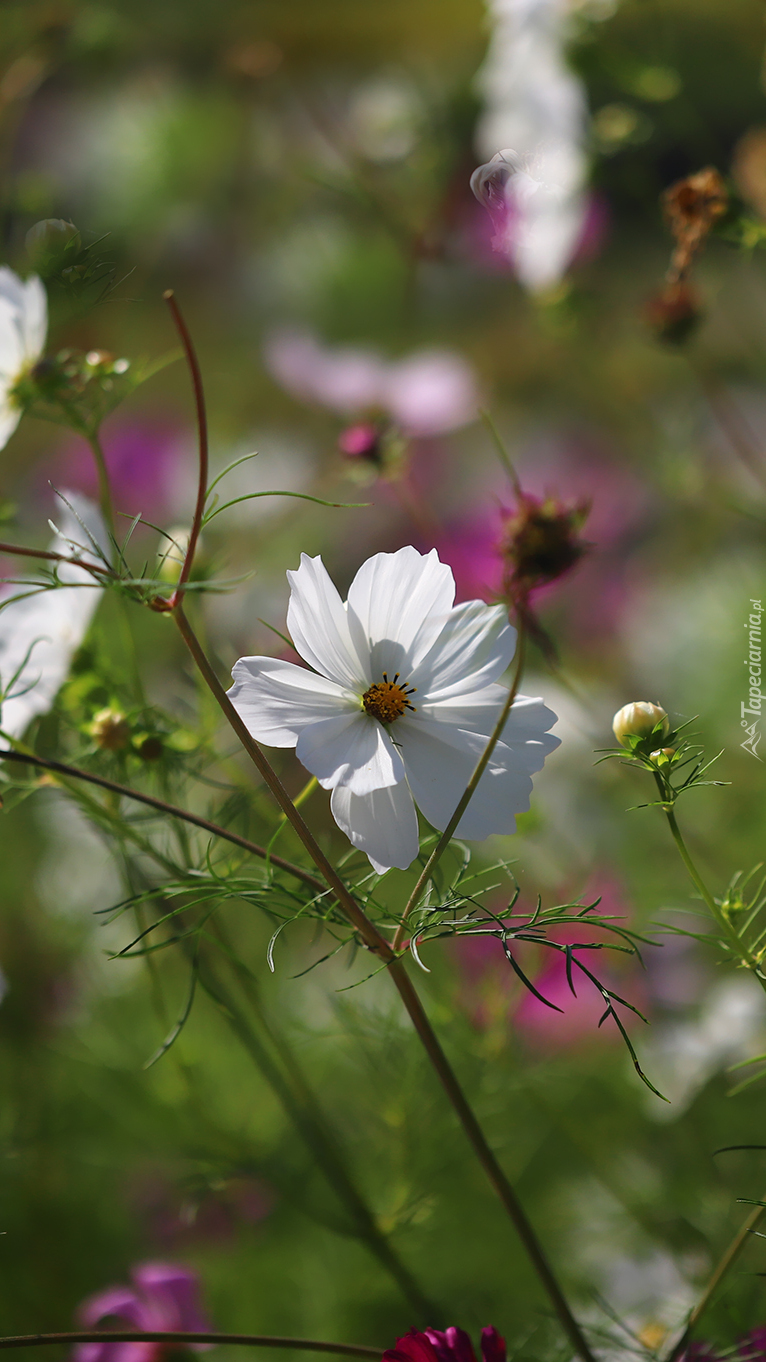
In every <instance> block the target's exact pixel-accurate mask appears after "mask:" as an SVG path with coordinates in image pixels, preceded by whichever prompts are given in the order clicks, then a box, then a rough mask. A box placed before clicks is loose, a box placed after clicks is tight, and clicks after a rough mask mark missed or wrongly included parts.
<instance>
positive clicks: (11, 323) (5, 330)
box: [0, 270, 24, 389]
mask: <svg viewBox="0 0 766 1362" xmlns="http://www.w3.org/2000/svg"><path fill="white" fill-rule="evenodd" d="M2 273H3V271H2V270H0V274H2ZM8 273H10V271H8ZM23 363H24V341H23V336H22V331H21V313H20V312H19V311H18V309H17V308H16V307H14V306H13V304H12V303H11V302H9V300H8V299H7V298H4V297H3V296H2V294H0V376H2V380H3V387H4V388H6V389H7V388H12V387H13V385H14V383H15V382H16V379H17V378H18V376H19V372H20V370H21V367H22V365H23Z"/></svg>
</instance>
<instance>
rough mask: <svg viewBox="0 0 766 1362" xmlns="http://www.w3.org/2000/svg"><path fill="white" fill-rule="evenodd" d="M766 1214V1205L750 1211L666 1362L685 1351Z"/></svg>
mask: <svg viewBox="0 0 766 1362" xmlns="http://www.w3.org/2000/svg"><path fill="white" fill-rule="evenodd" d="M764 1215H766V1206H756V1207H755V1209H754V1210H752V1211H751V1212H750V1215H749V1216H748V1217H747V1220H745V1222H744V1224H743V1225H742V1226H741V1228H740V1229H739V1230H738V1231H737V1233H736V1234H735V1236H734V1238H733V1239H732V1241H731V1243H730V1244H729V1246H728V1248H727V1249H726V1251H725V1252H724V1253H723V1254H722V1256H721V1258H720V1259H719V1261H718V1263H717V1264H716V1266H715V1268H714V1270H713V1272H712V1274H711V1276H710V1279H709V1281H708V1284H707V1286H706V1287H705V1290H704V1291H703V1292H702V1295H701V1296H700V1298H699V1300H698V1302H697V1304H696V1305H695V1307H694V1309H693V1310H692V1312H691V1314H690V1316H689V1319H688V1321H687V1323H686V1328H685V1329H684V1331H683V1333H682V1335H681V1337H680V1338H679V1339H678V1342H677V1343H675V1344H674V1346H673V1349H672V1351H671V1352H670V1353H669V1354H668V1356H667V1359H666V1362H676V1359H677V1358H679V1357H680V1356H681V1353H683V1352H684V1351H685V1349H686V1346H687V1344H688V1342H689V1339H690V1338H691V1336H692V1334H693V1333H694V1330H695V1328H696V1327H697V1325H698V1324H699V1321H700V1320H701V1319H702V1316H703V1315H704V1313H705V1311H706V1310H707V1307H708V1306H709V1304H710V1302H711V1300H712V1298H713V1296H714V1295H715V1293H716V1291H717V1290H718V1287H719V1286H720V1285H721V1282H722V1281H723V1279H724V1277H725V1276H726V1273H727V1272H728V1271H729V1268H730V1267H733V1265H734V1263H735V1262H736V1261H737V1259H738V1258H739V1255H740V1254H741V1252H742V1250H743V1248H744V1247H745V1245H746V1243H747V1240H748V1237H749V1235H751V1234H755V1232H756V1230H757V1229H758V1226H759V1225H760V1223H761V1221H762V1220H763V1217H764Z"/></svg>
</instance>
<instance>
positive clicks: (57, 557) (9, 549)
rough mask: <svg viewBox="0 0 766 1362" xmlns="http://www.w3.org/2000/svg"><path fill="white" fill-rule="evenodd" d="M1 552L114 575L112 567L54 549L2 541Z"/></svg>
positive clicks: (107, 575)
mask: <svg viewBox="0 0 766 1362" xmlns="http://www.w3.org/2000/svg"><path fill="white" fill-rule="evenodd" d="M0 553H14V554H16V555H17V556H18V557H20V558H47V559H49V560H50V561H51V562H54V563H71V564H72V566H73V567H80V568H85V571H86V572H95V573H96V574H97V575H98V576H99V577H114V573H113V571H112V569H111V568H108V567H99V565H98V563H86V562H85V561H84V560H83V559H82V558H68V557H67V555H66V554H65V553H54V551H53V549H28V548H26V546H25V545H24V544H6V543H5V542H2V541H0Z"/></svg>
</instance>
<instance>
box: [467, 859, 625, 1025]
mask: <svg viewBox="0 0 766 1362" xmlns="http://www.w3.org/2000/svg"><path fill="white" fill-rule="evenodd" d="M599 897H600V899H601V902H600V905H599V908H598V909H597V912H600V913H604V915H607V916H615V917H616V918H617V919H622V921H623V923H624V922H625V920H626V919H627V918H628V916H629V908H628V906H627V905H626V903H625V900H624V896H623V894H622V891H621V889H620V886H619V885H618V884H617V882H616V881H615V880H614V879H613V878H611V877H610V876H609V875H608V874H606V875H603V876H600V877H596V878H594V879H593V880H592V881H591V882H590V883H589V885H588V886H587V887H586V890H585V892H584V893H583V894H582V895H581V896H580V898H581V901H582V902H583V903H592V902H593V901H594V899H596V898H599ZM496 911H497V912H498V913H499V915H502V909H501V908H498V909H496ZM523 911H524V909H522V908H521V907H520V906H519V905H518V904H517V906H516V909H515V912H523ZM551 939H552V940H556V941H558V942H560V943H561V944H562V945H574V944H576V943H578V942H580V943H582V942H585V941H594V942H596V941H598V942H607V941H609V939H610V937H609V933H608V932H606V931H605V930H604V929H599V928H597V927H593V928H591V929H590V930H588V928H587V926H585V925H584V926H583V927H582V928H569V929H567V928H561V929H559V930H557V931H555V933H554V932H552V933H551ZM613 940H615V943H616V944H618V943H617V941H616V938H613ZM454 949H455V951H456V954H457V964H458V971H459V975H460V1004H461V1006H462V1007H463V1009H464V1010H465V1011H466V1013H467V1014H468V1016H469V1017H470V1019H471V1021H472V1023H473V1025H474V1026H475V1027H476V1028H477V1029H478V1030H485V1029H486V1028H487V1027H489V1026H492V1025H493V1024H498V1023H500V1024H503V1025H505V1026H508V1025H509V1024H510V1026H511V1027H512V1029H513V1030H514V1031H515V1032H516V1033H517V1034H518V1033H521V1034H523V1035H524V1036H525V1038H526V1039H527V1040H528V1041H531V1043H532V1044H533V1045H535V1046H536V1047H538V1048H540V1047H542V1048H553V1049H558V1048H562V1047H563V1048H566V1047H568V1046H572V1045H578V1044H579V1043H580V1042H581V1041H582V1040H583V1039H587V1038H589V1037H592V1038H596V1036H597V1035H598V1023H599V1021H600V1019H601V1017H602V1016H603V1013H604V1009H605V1003H604V1000H603V997H602V995H601V994H600V993H599V992H598V990H597V988H596V987H595V985H594V984H593V983H591V981H590V980H589V979H587V978H586V976H585V975H584V974H583V973H582V971H581V970H579V969H577V968H575V969H574V970H573V982H574V986H575V990H576V994H575V995H573V994H572V991H571V989H570V987H569V981H568V979H567V974H566V957H565V955H564V953H563V952H554V951H553V950H551V949H550V948H547V947H538V946H530V945H529V944H527V943H524V942H518V943H517V944H516V945H514V946H513V952H514V955H515V957H516V959H517V961H518V963H519V964H520V965H521V968H522V969H523V970H524V972H525V974H526V975H527V977H528V978H529V979H530V980H531V982H532V983H533V984H534V986H535V988H536V989H537V990H538V992H540V993H541V994H542V995H543V997H544V998H547V1000H548V1002H549V1003H553V1004H554V1007H556V1008H560V1009H561V1011H555V1010H554V1008H553V1007H546V1005H545V1003H542V1002H540V1001H539V999H538V998H536V997H535V996H534V994H533V993H530V992H529V990H528V989H526V988H524V986H523V985H522V984H521V982H520V981H519V980H518V979H517V977H516V975H515V974H514V972H513V969H512V967H511V965H510V964H509V962H508V960H507V959H506V956H505V954H504V952H503V948H502V944H501V943H500V941H499V940H498V939H497V938H496V937H492V936H476V937H471V936H470V935H468V936H463V937H460V938H459V939H458V940H457V941H456V942H455V943H454ZM577 954H578V955H579V956H580V957H581V959H582V962H583V964H584V965H585V966H586V968H587V969H589V970H590V971H591V973H593V974H595V976H596V978H597V979H599V980H600V981H601V982H602V983H605V984H606V986H607V987H608V988H616V991H617V992H618V993H620V994H622V996H628V997H629V1000H630V1001H631V1002H632V1003H634V1005H636V1006H638V1007H640V1008H641V1010H642V1011H643V1010H644V1008H643V1003H644V996H643V995H644V992H645V989H644V987H643V981H642V979H641V978H640V976H641V969H640V965H639V964H638V961H637V960H636V959H635V958H634V957H628V956H623V955H620V956H613V957H612V958H611V960H610V954H611V953H610V952H609V951H578V952H577ZM616 961H619V965H617V964H615V962H616ZM626 976H629V979H630V982H629V985H626V983H625V978H626ZM618 979H619V982H618ZM637 983H639V984H640V989H639V993H640V996H639V997H637V996H636V984H637ZM626 987H627V988H628V993H627V995H626V994H625V992H624V990H625V989H626ZM620 1016H621V1019H622V1020H623V1022H625V1023H626V1024H628V1023H629V1020H630V1018H631V1016H632V1014H631V1013H630V1011H629V1010H628V1011H627V1012H626V1010H625V1009H620ZM605 1032H606V1033H607V1034H612V1033H614V1034H616V1028H615V1027H614V1024H613V1023H611V1024H610V1025H609V1026H608V1028H607V1026H606V1024H605V1026H604V1027H602V1034H603V1033H605Z"/></svg>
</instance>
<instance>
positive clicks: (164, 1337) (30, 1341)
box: [0, 1329, 383, 1359]
mask: <svg viewBox="0 0 766 1362" xmlns="http://www.w3.org/2000/svg"><path fill="white" fill-rule="evenodd" d="M106 1342H109V1343H182V1344H183V1343H185V1344H191V1343H207V1344H208V1345H209V1346H210V1347H213V1346H214V1345H216V1344H226V1343H233V1344H237V1345H238V1346H240V1347H245V1348H247V1347H250V1348H295V1349H296V1350H298V1351H303V1352H312V1353H335V1354H337V1355H338V1356H340V1357H376V1358H378V1359H380V1356H381V1353H382V1352H383V1349H382V1348H367V1347H365V1345H364V1344H363V1343H325V1342H324V1341H323V1340H321V1339H317V1338H281V1337H274V1335H272V1334H213V1333H196V1334H193V1333H180V1332H168V1331H165V1330H157V1329H155V1330H149V1331H148V1332H141V1333H138V1332H135V1331H134V1330H129V1331H125V1330H122V1329H84V1330H80V1331H75V1332H73V1333H63V1334H13V1335H11V1336H9V1337H8V1338H0V1348H37V1347H38V1346H40V1345H42V1344H46V1343H106Z"/></svg>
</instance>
